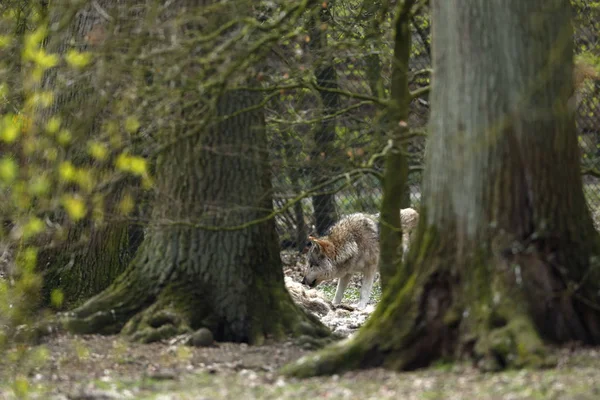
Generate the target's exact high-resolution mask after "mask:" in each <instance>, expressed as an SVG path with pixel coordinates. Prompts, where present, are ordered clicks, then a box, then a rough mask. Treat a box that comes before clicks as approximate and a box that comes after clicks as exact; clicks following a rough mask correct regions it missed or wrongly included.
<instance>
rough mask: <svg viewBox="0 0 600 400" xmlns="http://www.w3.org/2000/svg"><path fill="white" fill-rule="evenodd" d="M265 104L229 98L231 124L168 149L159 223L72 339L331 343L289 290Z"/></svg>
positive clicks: (243, 96) (223, 106) (82, 316)
mask: <svg viewBox="0 0 600 400" xmlns="http://www.w3.org/2000/svg"><path fill="white" fill-rule="evenodd" d="M260 100H261V96H260V95H259V94H257V93H256V92H249V91H241V90H239V91H229V92H227V93H226V94H224V95H223V96H222V97H220V98H219V100H218V104H217V111H218V114H219V115H218V116H217V118H219V117H224V116H229V118H227V119H224V120H222V121H221V122H219V123H215V124H214V125H212V127H209V128H207V130H206V131H204V132H202V133H199V134H197V135H194V136H190V135H187V137H185V138H181V139H180V140H178V141H177V142H175V143H174V144H172V145H171V146H169V147H167V148H165V150H164V151H163V153H162V154H161V155H160V156H159V158H158V162H157V168H156V171H157V177H156V185H157V194H156V203H155V205H154V210H153V215H152V220H153V221H154V222H155V223H154V224H153V225H151V226H150V227H148V230H147V233H146V237H145V240H144V242H143V243H142V245H141V247H140V250H139V251H138V254H137V255H136V258H135V259H134V260H133V262H132V263H131V265H130V266H129V268H128V269H127V271H126V272H125V273H124V274H123V275H122V276H121V277H120V278H119V279H118V280H117V281H116V282H115V283H114V284H113V285H112V286H111V287H109V288H108V289H107V290H105V291H104V292H103V293H101V294H99V295H98V296H96V297H94V298H92V299H90V300H89V301H88V302H87V303H85V304H84V305H83V306H81V307H79V308H78V309H76V310H75V311H74V312H73V313H70V314H68V315H67V316H66V317H65V319H64V322H65V324H66V327H67V328H68V329H70V330H72V331H75V332H81V333H85V332H103V333H116V332H119V331H122V332H123V333H124V334H127V335H130V336H131V337H132V338H133V339H135V340H140V341H146V342H148V341H154V340H159V339H162V338H165V337H168V336H172V335H175V334H180V333H185V332H190V331H192V330H195V329H198V328H200V327H206V328H208V329H210V330H211V331H212V332H213V334H214V336H215V338H216V339H217V340H219V341H236V342H249V343H261V342H262V341H263V340H265V339H266V338H269V337H272V338H274V339H280V338H283V337H285V336H287V335H294V334H300V333H303V334H309V335H315V334H324V333H326V332H325V328H324V327H323V326H322V325H320V323H319V322H318V321H316V320H315V319H312V318H309V317H308V316H307V315H306V314H304V313H303V312H302V311H301V310H300V309H299V308H297V306H296V305H295V304H294V303H293V302H292V299H291V297H290V295H289V293H288V292H287V291H286V289H285V287H284V284H283V271H282V267H281V262H280V258H279V249H278V241H277V235H276V232H275V222H274V219H273V218H267V216H268V215H269V214H270V213H271V212H272V207H273V205H272V188H271V172H270V166H269V162H268V148H267V139H266V132H265V122H264V111H263V110H262V109H261V108H260V107H256V106H257V104H258V103H259V102H260ZM242 110H250V111H242Z"/></svg>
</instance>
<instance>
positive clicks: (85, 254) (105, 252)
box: [38, 0, 143, 308]
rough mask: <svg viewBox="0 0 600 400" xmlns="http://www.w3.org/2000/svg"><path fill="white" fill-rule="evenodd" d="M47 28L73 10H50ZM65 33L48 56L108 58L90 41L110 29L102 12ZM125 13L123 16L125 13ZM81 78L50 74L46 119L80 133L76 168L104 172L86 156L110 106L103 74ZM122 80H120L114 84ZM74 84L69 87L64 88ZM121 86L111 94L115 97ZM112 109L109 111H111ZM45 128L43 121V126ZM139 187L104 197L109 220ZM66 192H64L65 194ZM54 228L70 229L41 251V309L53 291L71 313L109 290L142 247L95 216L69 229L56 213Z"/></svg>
mask: <svg viewBox="0 0 600 400" xmlns="http://www.w3.org/2000/svg"><path fill="white" fill-rule="evenodd" d="M96 5H97V6H98V7H99V9H101V10H103V12H110V13H112V14H113V15H114V14H118V12H115V9H116V6H117V3H116V2H115V1H114V0H99V1H97V2H96ZM47 7H49V8H48V9H47V13H48V18H49V20H50V21H49V25H51V26H53V25H58V24H59V23H60V22H62V19H63V18H65V16H64V14H65V12H73V11H74V10H73V9H70V8H67V10H65V7H64V6H53V5H52V4H50V5H47ZM78 11H79V12H77V13H76V14H75V15H74V17H73V19H72V21H70V23H69V25H68V26H67V27H66V29H64V30H62V31H51V33H50V37H49V39H48V40H47V50H48V51H49V52H51V53H55V54H60V55H64V54H65V53H66V52H67V51H68V50H69V49H71V48H74V49H76V50H78V51H91V52H94V53H95V56H96V57H97V58H99V59H104V60H103V61H106V59H108V58H109V56H108V55H107V53H109V52H108V51H107V48H106V47H105V46H102V45H99V43H95V42H94V41H93V40H91V36H92V34H93V32H94V31H95V32H104V31H108V30H109V29H108V28H107V26H108V25H109V24H111V22H109V21H107V19H106V18H107V17H106V15H104V14H103V13H101V12H99V11H98V9H97V8H96V7H94V6H92V5H87V6H84V7H81V9H79V10H78ZM121 12H122V11H121ZM121 18H123V15H117V19H116V21H115V22H114V23H115V24H116V25H119V23H122V22H123V20H121ZM130 29H131V28H129V29H128V30H127V31H126V32H122V33H121V34H122V35H123V36H121V37H120V38H119V39H120V40H122V38H123V37H124V36H125V35H127V34H128V33H130ZM93 72H95V73H89V72H88V74H85V75H83V77H82V76H80V75H77V74H76V73H75V72H74V71H72V70H71V68H70V67H62V66H60V67H57V68H54V69H53V70H51V71H50V72H49V73H47V74H46V76H45V80H44V82H43V85H44V88H45V89H46V90H52V91H53V92H54V93H55V96H56V101H55V102H54V104H53V105H52V107H50V108H49V109H48V111H47V112H46V113H44V114H43V118H44V119H48V118H49V117H50V116H54V115H58V116H60V117H61V120H62V121H63V125H65V126H66V127H68V128H69V129H70V130H71V131H72V132H75V133H77V132H79V133H80V134H79V135H78V136H76V137H75V139H74V143H73V144H72V146H71V147H70V148H68V149H67V154H68V156H67V157H68V159H69V160H70V161H72V162H73V163H74V164H75V165H76V166H78V167H86V168H91V169H94V168H100V167H98V166H97V165H95V163H94V161H93V160H92V159H91V158H90V157H88V156H87V155H86V151H85V146H87V142H88V140H89V139H90V138H92V137H94V136H95V135H98V130H99V127H100V125H101V123H102V122H103V121H105V120H106V111H107V108H108V107H110V105H111V104H112V101H108V100H107V99H106V97H107V95H106V94H104V95H102V92H103V91H104V92H105V93H106V92H108V91H107V90H104V89H106V87H104V86H103V84H104V83H106V82H105V81H106V80H105V79H104V77H103V76H102V75H101V74H100V73H99V70H95V71H93ZM119 79H120V80H121V82H123V79H124V78H121V77H116V78H115V80H117V81H118V80H119ZM69 80H71V81H72V82H74V83H73V84H70V85H65V84H64V82H66V81H69ZM117 86H118V85H115V86H114V87H113V88H112V90H113V91H116V88H117ZM107 106H108V107H107ZM42 123H43V121H42ZM135 186H139V185H138V184H137V183H134V182H133V179H130V180H127V182H124V183H121V184H117V185H116V187H114V188H112V190H111V191H110V193H109V194H108V195H106V196H105V198H104V203H105V205H106V207H107V209H106V210H105V211H106V212H107V213H109V214H114V215H117V214H118V207H117V205H118V203H119V201H120V200H121V198H122V195H123V191H124V189H126V188H127V189H130V190H131V189H132V188H133V187H135ZM62 189H63V190H65V189H64V188H62ZM138 207H141V206H139V205H138ZM52 217H53V219H54V222H56V223H59V224H61V225H63V226H67V230H68V232H67V235H66V240H65V241H62V242H60V241H59V243H58V244H57V245H56V246H54V247H52V248H49V249H44V250H43V251H41V253H40V255H39V257H38V267H39V270H40V271H42V272H43V274H44V285H43V293H42V304H44V305H48V304H50V302H49V300H50V294H51V293H52V291H54V290H57V289H59V290H61V291H62V293H63V295H64V303H63V305H62V308H64V307H70V306H73V305H76V304H78V303H80V302H82V301H83V300H85V299H88V298H90V297H91V296H93V295H95V294H98V293H99V292H101V291H102V290H104V289H106V288H107V287H108V286H109V285H110V284H111V283H112V282H113V281H114V280H115V279H116V278H117V277H118V276H119V275H120V274H121V273H122V272H123V271H124V270H125V268H126V267H127V265H128V264H129V262H130V261H131V259H132V258H133V255H134V254H135V252H136V250H137V247H138V245H139V238H138V237H131V234H132V233H135V234H136V235H142V234H143V233H142V232H141V230H140V229H139V227H136V226H134V225H132V224H130V223H128V222H124V221H118V222H117V221H105V223H104V224H102V225H100V224H98V223H96V222H94V221H93V220H92V218H91V216H88V217H86V218H84V220H83V221H80V222H78V223H73V224H70V222H69V221H68V219H67V218H66V215H64V214H59V213H55V215H53V216H52Z"/></svg>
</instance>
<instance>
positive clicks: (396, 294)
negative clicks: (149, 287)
mask: <svg viewBox="0 0 600 400" xmlns="http://www.w3.org/2000/svg"><path fill="white" fill-rule="evenodd" d="M432 5H433V24H432V26H433V48H432V50H433V62H434V71H435V75H434V79H433V88H432V89H433V91H432V100H433V101H432V116H431V118H432V119H431V121H432V122H431V137H430V139H429V147H428V149H427V156H426V157H427V159H426V171H425V177H424V186H425V187H424V189H425V197H424V198H423V200H424V204H423V209H422V214H421V218H420V224H419V228H418V232H417V237H416V243H415V244H414V246H413V247H412V249H411V251H410V254H409V257H408V262H407V265H406V267H405V268H404V269H402V270H398V272H397V274H396V276H395V277H394V279H393V280H392V282H390V285H389V286H388V288H387V289H386V290H385V292H384V295H383V299H382V301H381V303H380V304H379V307H378V309H377V311H376V312H375V313H374V314H373V316H372V318H371V320H370V321H369V322H368V323H367V324H366V325H365V326H364V327H363V329H362V330H361V331H360V332H359V333H358V334H357V336H356V337H354V338H353V339H352V340H351V341H349V342H347V343H345V344H342V345H339V346H338V347H335V348H332V349H327V350H325V352H324V353H323V354H320V357H319V358H318V359H317V358H313V359H309V360H307V361H305V362H304V363H302V364H297V365H294V366H291V367H290V369H289V370H288V372H289V373H293V374H296V375H301V376H306V375H314V374H324V373H333V372H337V371H339V370H344V369H352V368H360V367H369V366H378V365H383V366H385V367H390V368H395V369H412V368H418V367H423V366H427V365H428V364H430V363H431V362H432V361H434V360H436V359H440V358H450V359H452V358H459V357H461V356H462V357H466V358H471V359H473V360H474V361H476V362H477V364H478V365H479V366H480V367H482V368H486V369H497V368H503V367H521V366H526V365H532V366H540V365H548V363H550V362H551V361H552V360H551V358H550V357H548V356H547V353H546V351H545V347H544V343H565V342H569V341H580V342H582V343H586V344H593V345H596V344H599V343H600V312H599V311H598V307H597V306H596V305H597V304H600V296H599V295H598V289H599V287H600V279H599V278H600V272H599V270H598V268H597V267H598V266H597V262H598V261H597V257H598V255H599V252H600V246H599V241H598V236H597V233H596V232H595V231H594V228H593V225H592V220H591V218H590V215H589V212H588V210H587V208H586V202H585V199H584V196H583V191H582V182H581V177H580V173H579V153H578V146H577V136H576V132H575V125H574V120H573V115H572V113H571V111H570V110H569V107H568V104H567V100H568V97H569V96H570V94H571V92H572V67H573V46H572V37H571V35H572V29H571V21H570V10H569V3H568V1H567V0H528V1H509V2H507V1H503V0H466V1H462V2H460V6H459V4H458V2H456V1H438V2H435V3H433V4H432Z"/></svg>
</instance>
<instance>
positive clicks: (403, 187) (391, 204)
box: [379, 0, 414, 290]
mask: <svg viewBox="0 0 600 400" xmlns="http://www.w3.org/2000/svg"><path fill="white" fill-rule="evenodd" d="M413 4H414V1H412V0H407V1H405V2H404V3H400V6H399V7H398V11H397V13H396V14H397V15H396V21H395V37H394V57H393V64H392V88H391V89H392V96H391V97H392V98H391V101H390V105H389V106H388V110H387V118H386V119H387V120H388V124H389V129H390V131H391V140H392V143H391V145H392V147H391V148H390V150H389V152H388V154H387V155H386V158H385V172H384V179H383V198H382V201H381V221H382V222H383V223H382V224H381V231H380V233H379V237H380V246H381V253H380V259H379V271H380V275H381V287H382V290H385V287H386V286H387V284H388V282H389V281H390V280H391V279H392V278H393V277H394V275H395V274H396V270H397V269H398V268H399V267H400V264H401V260H402V224H401V223H400V208H406V207H408V206H409V205H406V195H407V194H408V190H407V189H408V187H407V184H406V183H407V181H408V160H407V157H406V154H407V149H406V143H404V141H403V135H404V134H406V133H407V132H408V125H407V120H408V113H409V106H410V100H411V99H410V92H409V90H408V59H409V57H410V49H411V40H412V38H411V32H410V15H411V11H412V6H413Z"/></svg>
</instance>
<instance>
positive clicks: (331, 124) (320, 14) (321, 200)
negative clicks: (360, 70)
mask: <svg viewBox="0 0 600 400" xmlns="http://www.w3.org/2000/svg"><path fill="white" fill-rule="evenodd" d="M316 6H317V11H316V12H315V14H316V15H314V16H312V17H311V21H310V25H311V29H310V32H311V34H310V36H311V41H310V42H309V46H310V48H311V50H312V52H313V56H314V57H315V59H316V67H315V77H316V82H317V85H318V86H319V88H321V89H320V90H319V96H320V97H321V103H322V110H323V115H324V116H326V115H330V114H333V113H334V112H335V111H336V110H337V109H338V108H339V104H340V98H339V94H338V93H336V92H334V91H331V89H333V90H335V89H338V82H337V80H338V79H337V72H336V70H335V66H334V65H333V63H332V62H331V56H330V54H328V47H327V30H324V29H323V27H324V26H325V27H326V26H327V25H328V24H329V23H331V18H332V17H331V10H330V7H331V3H329V2H326V3H323V4H321V3H319V4H316ZM335 127H336V120H335V118H329V119H327V120H323V121H321V122H320V123H319V126H318V127H317V128H316V130H315V134H314V146H315V148H314V149H313V151H312V152H311V163H312V167H311V170H312V182H313V184H314V185H315V186H316V185H319V184H321V183H323V182H324V181H326V180H327V179H328V178H329V177H330V176H331V172H330V171H331V165H332V163H333V164H334V163H335V162H336V160H335V157H336V155H337V153H336V151H335V143H334V142H335V137H336V132H335ZM312 203H313V208H314V210H315V227H316V230H317V233H318V234H319V235H324V234H325V233H326V232H327V230H328V229H329V228H330V227H331V226H332V225H333V224H334V223H335V222H336V221H337V212H336V207H335V194H331V193H325V194H317V195H314V196H312Z"/></svg>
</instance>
